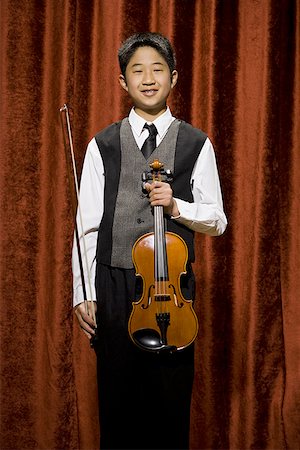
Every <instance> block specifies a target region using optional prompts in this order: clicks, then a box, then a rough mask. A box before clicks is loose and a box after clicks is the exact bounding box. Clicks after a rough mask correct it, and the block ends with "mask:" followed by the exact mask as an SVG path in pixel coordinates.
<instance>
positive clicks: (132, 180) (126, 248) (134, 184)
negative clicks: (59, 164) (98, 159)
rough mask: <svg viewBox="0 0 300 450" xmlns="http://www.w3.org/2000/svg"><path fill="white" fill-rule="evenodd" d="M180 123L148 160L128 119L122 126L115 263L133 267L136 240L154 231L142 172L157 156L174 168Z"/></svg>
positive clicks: (172, 126)
mask: <svg viewBox="0 0 300 450" xmlns="http://www.w3.org/2000/svg"><path fill="white" fill-rule="evenodd" d="M179 124H180V122H179V121H178V120H175V121H174V122H172V124H171V125H170V127H169V129H168V132H167V134H166V135H165V137H164V138H163V140H162V142H161V143H160V144H159V146H158V147H157V148H156V149H155V150H154V152H153V153H152V155H151V156H150V158H149V160H148V161H146V160H145V158H144V156H143V154H142V152H141V150H140V149H139V148H138V146H137V144H136V141H135V139H134V136H133V134H132V131H131V127H130V125H129V121H128V119H127V118H126V119H124V120H123V121H122V124H121V128H120V142H121V172H120V180H119V187H118V193H117V199H116V206H115V213H114V219H113V227H112V253H111V265H112V266H114V267H121V268H124V269H130V268H132V267H133V263H132V247H133V245H134V243H135V241H136V240H137V239H138V238H139V237H140V236H142V235H143V234H145V233H148V232H149V230H153V215H152V210H151V207H150V204H149V200H148V198H147V196H146V195H145V194H143V192H142V181H141V174H142V173H143V172H144V171H148V170H149V164H150V163H151V162H152V161H153V160H154V159H159V160H160V161H161V162H163V163H164V168H165V169H170V170H171V171H172V172H173V171H174V158H175V148H176V142H177V136H178V129H179Z"/></svg>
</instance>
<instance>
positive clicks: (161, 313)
mask: <svg viewBox="0 0 300 450" xmlns="http://www.w3.org/2000/svg"><path fill="white" fill-rule="evenodd" d="M164 237H165V251H166V255H167V260H168V271H167V276H166V275H164V276H160V277H158V276H157V274H156V273H155V272H156V268H155V267H156V263H155V237H154V233H148V234H145V235H143V236H141V237H140V238H139V239H138V240H137V241H136V243H135V245H134V247H133V250H132V257H133V262H134V265H135V269H136V275H137V276H140V277H142V280H143V293H142V296H141V298H140V300H139V301H137V302H133V309H132V312H131V316H130V319H129V323H128V330H129V334H130V337H131V338H132V340H133V342H134V343H135V344H136V345H138V346H139V347H141V348H143V349H145V350H149V351H156V352H159V351H161V350H164V349H166V350H169V351H171V352H172V351H177V350H183V349H184V348H186V347H187V346H189V345H190V344H191V343H192V342H193V341H194V340H195V338H196V336H197V332H198V319H197V316H196V313H195V311H194V309H193V301H192V300H186V299H184V298H183V296H182V293H181V289H180V278H181V276H182V275H184V274H185V273H186V264H187V255H188V252H187V246H186V243H185V242H184V240H183V239H182V238H181V237H180V236H178V235H177V234H175V233H171V232H164ZM157 278H159V279H157Z"/></svg>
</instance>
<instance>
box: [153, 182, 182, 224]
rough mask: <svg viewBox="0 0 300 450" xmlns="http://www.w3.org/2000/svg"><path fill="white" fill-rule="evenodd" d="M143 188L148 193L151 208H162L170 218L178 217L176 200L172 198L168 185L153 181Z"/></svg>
mask: <svg viewBox="0 0 300 450" xmlns="http://www.w3.org/2000/svg"><path fill="white" fill-rule="evenodd" d="M145 188H146V190H147V191H148V193H149V201H150V204H151V206H163V207H164V212H165V213H166V214H169V215H170V216H173V217H177V216H179V210H178V207H177V203H176V200H174V198H173V191H172V188H171V186H170V185H169V183H164V182H162V181H154V182H153V183H151V184H150V183H146V184H145Z"/></svg>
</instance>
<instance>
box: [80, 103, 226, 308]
mask: <svg viewBox="0 0 300 450" xmlns="http://www.w3.org/2000/svg"><path fill="white" fill-rule="evenodd" d="M128 119H129V123H130V125H131V129H132V132H133V135H134V138H135V140H136V143H137V145H138V147H139V148H141V147H142V145H143V143H144V141H145V139H146V138H147V137H148V135H149V132H148V130H147V129H144V128H143V127H144V124H145V119H143V118H142V117H140V116H139V115H138V114H136V112H135V111H134V109H132V110H131V111H130V114H129V117H128ZM173 120H175V118H174V117H173V116H172V114H171V111H170V109H169V108H167V110H166V112H165V113H164V114H162V115H161V116H159V117H158V118H157V119H156V120H155V121H154V122H153V123H154V125H155V126H156V128H157V131H158V134H157V136H156V144H157V145H159V144H160V142H161V141H162V139H163V138H164V136H165V134H166V133H167V131H168V129H169V126H170V125H171V123H172V122H173ZM104 186H105V176H104V166H103V161H102V157H101V154H100V151H99V148H98V145H97V143H96V140H95V138H93V139H92V140H91V141H90V143H89V144H88V147H87V151H86V155H85V159H84V164H83V169H82V175H81V183H80V200H79V203H80V211H79V212H78V214H77V225H78V233H79V235H80V241H81V244H80V245H81V249H82V258H83V267H84V272H85V280H86V285H87V286H86V289H87V297H88V299H91V300H95V299H96V293H95V286H94V284H95V266H96V248H97V236H98V228H99V225H100V222H101V219H102V215H103V205H104ZM191 187H192V194H193V199H194V201H193V202H192V203H189V202H186V201H183V200H181V199H179V198H175V200H176V203H177V206H178V210H179V212H180V216H179V217H176V218H174V220H177V221H178V222H180V223H182V224H184V225H185V226H187V227H188V228H190V229H192V230H194V231H197V232H200V233H205V234H208V235H211V236H218V235H220V234H222V233H223V232H224V231H225V228H226V225H227V219H226V216H225V214H224V211H223V202H222V195H221V189H220V182H219V176H218V170H217V165H216V159H215V153H214V149H213V146H212V143H211V142H210V140H209V139H208V138H207V139H206V141H205V143H204V145H203V147H202V150H201V152H200V154H199V156H198V159H197V161H196V163H195V166H194V169H193V172H192V176H191ZM83 235H84V239H82V236H83ZM72 267H73V288H74V297H73V305H74V306H76V305H77V304H79V303H81V302H82V301H83V291H82V282H81V275H80V269H79V262H78V253H77V246H76V242H75V239H74V245H73V258H72ZM87 272H88V275H87Z"/></svg>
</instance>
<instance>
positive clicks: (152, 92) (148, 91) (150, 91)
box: [142, 89, 157, 97]
mask: <svg viewBox="0 0 300 450" xmlns="http://www.w3.org/2000/svg"><path fill="white" fill-rule="evenodd" d="M156 92H157V90H156V89H145V90H143V91H142V93H143V94H144V95H146V96H147V97H151V96H152V95H155V94H156Z"/></svg>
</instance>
